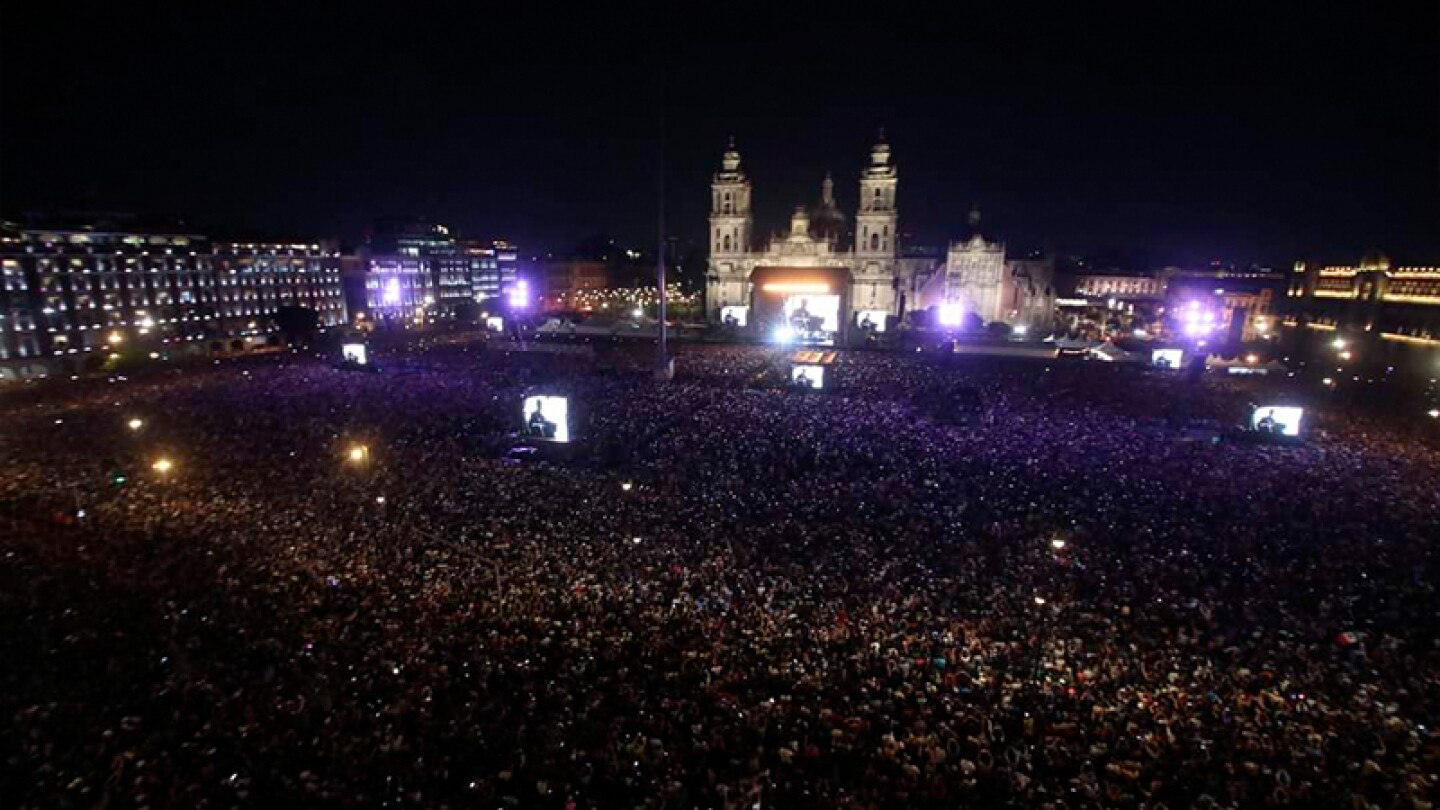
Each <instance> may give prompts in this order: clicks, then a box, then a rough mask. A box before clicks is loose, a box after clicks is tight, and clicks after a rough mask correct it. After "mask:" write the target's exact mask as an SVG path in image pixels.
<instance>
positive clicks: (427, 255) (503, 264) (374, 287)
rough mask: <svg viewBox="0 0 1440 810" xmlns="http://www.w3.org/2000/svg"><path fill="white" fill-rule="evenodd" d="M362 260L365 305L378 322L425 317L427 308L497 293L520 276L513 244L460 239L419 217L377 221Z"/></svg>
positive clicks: (443, 308) (438, 310) (435, 310)
mask: <svg viewBox="0 0 1440 810" xmlns="http://www.w3.org/2000/svg"><path fill="white" fill-rule="evenodd" d="M365 261H366V265H367V271H366V282H365V289H366V290H367V292H366V296H365V299H366V306H367V307H368V308H369V310H370V317H371V318H372V319H374V320H375V321H378V322H385V321H391V320H396V321H414V320H420V321H423V320H424V319H425V318H426V316H427V313H430V314H432V315H439V314H443V313H447V312H452V311H453V310H455V308H456V307H457V306H459V305H460V304H463V303H469V302H472V301H473V302H480V301H484V300H486V299H489V298H497V297H499V296H500V295H502V294H503V292H504V291H505V290H507V289H509V286H510V285H511V284H513V283H514V282H515V279H516V278H518V272H517V265H518V251H517V250H516V248H515V246H513V245H511V244H509V243H508V242H499V241H497V242H480V241H476V240H465V239H458V238H456V236H455V235H454V233H453V232H452V231H451V229H450V228H449V227H447V226H445V225H441V224H439V223H433V222H430V221H428V220H423V219H400V218H388V219H381V220H376V222H375V224H374V227H373V228H372V231H371V234H370V237H369V240H368V242H367V244H366V249H365ZM422 273H423V274H426V275H428V276H429V278H428V279H421V278H419V277H418V276H419V275H420V274H422Z"/></svg>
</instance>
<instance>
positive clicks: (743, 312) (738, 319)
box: [720, 306, 750, 328]
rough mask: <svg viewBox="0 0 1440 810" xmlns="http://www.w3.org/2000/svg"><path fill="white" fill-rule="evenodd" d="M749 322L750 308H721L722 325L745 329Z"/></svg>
mask: <svg viewBox="0 0 1440 810" xmlns="http://www.w3.org/2000/svg"><path fill="white" fill-rule="evenodd" d="M749 322H750V308H749V307H735V306H731V307H721V308H720V323H722V324H725V325H726V326H739V327H742V328H743V327H744V326H745V325H747V324H748V323H749Z"/></svg>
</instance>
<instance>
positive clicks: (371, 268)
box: [365, 254, 435, 323]
mask: <svg viewBox="0 0 1440 810" xmlns="http://www.w3.org/2000/svg"><path fill="white" fill-rule="evenodd" d="M434 303H435V277H434V273H433V272H432V264H431V261H430V259H429V258H428V257H419V256H397V255H394V254H386V255H383V256H371V257H369V258H368V259H367V260H366V269H365V309H366V318H367V320H370V321H371V322H373V323H385V322H390V321H394V322H422V323H423V322H424V320H425V309H426V307H429V306H432V305H434Z"/></svg>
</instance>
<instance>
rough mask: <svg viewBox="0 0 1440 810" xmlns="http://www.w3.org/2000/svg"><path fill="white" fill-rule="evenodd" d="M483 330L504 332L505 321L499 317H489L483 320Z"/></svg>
mask: <svg viewBox="0 0 1440 810" xmlns="http://www.w3.org/2000/svg"><path fill="white" fill-rule="evenodd" d="M485 328H486V329H489V330H490V331H491V332H504V331H505V319H504V318H502V317H500V316H499V315H491V316H490V317H488V318H486V319H485Z"/></svg>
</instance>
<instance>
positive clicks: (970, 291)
mask: <svg viewBox="0 0 1440 810" xmlns="http://www.w3.org/2000/svg"><path fill="white" fill-rule="evenodd" d="M969 226H970V236H969V238H967V239H964V240H960V241H956V242H952V243H950V246H949V248H948V250H947V251H946V252H945V254H944V259H943V261H941V262H939V263H937V264H936V265H935V266H934V268H933V270H932V271H931V272H929V273H928V274H926V275H925V276H924V278H923V280H922V281H921V282H920V283H919V285H918V287H919V296H918V298H917V299H916V300H917V303H918V308H920V309H932V308H933V309H935V310H937V311H938V313H939V318H940V321H941V323H942V324H943V325H946V326H963V325H965V324H967V323H969V324H972V325H973V324H975V323H977V322H978V323H981V324H988V323H996V322H1000V323H1005V324H1008V325H1010V326H1011V327H1015V328H1020V329H1026V330H1028V329H1030V328H1036V329H1041V330H1043V329H1048V328H1049V327H1050V326H1051V323H1052V321H1053V319H1054V312H1055V262H1054V260H1053V259H1050V258H1039V259H1011V258H1008V257H1007V255H1006V252H1005V244H1004V243H1003V242H1000V241H993V240H989V239H986V238H985V236H984V235H983V234H982V233H981V232H980V212H979V211H978V210H972V211H971V212H970V216H969ZM903 261H905V260H902V262H903Z"/></svg>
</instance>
